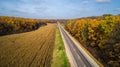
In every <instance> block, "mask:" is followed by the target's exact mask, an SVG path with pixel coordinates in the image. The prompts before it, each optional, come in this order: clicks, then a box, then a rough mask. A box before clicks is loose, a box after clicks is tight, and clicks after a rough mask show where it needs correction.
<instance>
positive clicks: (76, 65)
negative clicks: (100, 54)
mask: <svg viewBox="0 0 120 67" xmlns="http://www.w3.org/2000/svg"><path fill="white" fill-rule="evenodd" d="M58 27H59V29H60V32H61V34H62V38H64V39H63V40H65V42H66V44H67V45H66V46H67V49H68V50H69V53H71V57H72V59H71V61H72V63H73V67H99V66H98V65H97V64H96V65H94V62H90V60H89V61H88V60H87V59H86V57H85V56H84V55H83V54H82V53H81V51H80V49H79V48H78V46H77V45H76V43H74V42H73V40H71V38H70V37H69V36H68V34H67V33H66V31H65V30H64V29H63V28H62V26H61V25H60V23H58ZM65 48H66V47H65ZM92 61H93V60H92Z"/></svg>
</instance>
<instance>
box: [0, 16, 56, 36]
mask: <svg viewBox="0 0 120 67" xmlns="http://www.w3.org/2000/svg"><path fill="white" fill-rule="evenodd" d="M55 22H56V20H39V19H31V18H19V17H9V16H0V36H1V35H7V34H13V33H21V32H28V31H32V30H36V29H38V28H39V27H41V26H44V25H47V23H55Z"/></svg>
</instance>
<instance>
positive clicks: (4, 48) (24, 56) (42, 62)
mask: <svg viewBox="0 0 120 67" xmlns="http://www.w3.org/2000/svg"><path fill="white" fill-rule="evenodd" d="M55 31H56V24H47V25H46V26H43V27H40V28H39V29H37V30H34V31H31V32H26V33H20V34H12V35H6V36H0V67H49V66H50V64H51V59H52V54H53V48H54V39H55V34H56V33H55Z"/></svg>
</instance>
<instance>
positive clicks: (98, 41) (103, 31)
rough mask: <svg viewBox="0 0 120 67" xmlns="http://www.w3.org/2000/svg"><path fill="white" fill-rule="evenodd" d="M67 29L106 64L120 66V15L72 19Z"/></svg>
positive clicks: (66, 25) (67, 24)
mask: <svg viewBox="0 0 120 67" xmlns="http://www.w3.org/2000/svg"><path fill="white" fill-rule="evenodd" d="M65 29H66V30H67V31H68V32H69V33H70V34H71V35H72V36H74V37H75V38H76V39H77V40H78V41H79V42H80V43H82V44H83V46H85V47H86V48H87V49H88V50H89V51H90V52H91V53H92V54H93V55H94V56H95V57H96V58H98V60H100V61H101V62H103V64H104V65H105V66H109V67H119V66H120V16H119V15H116V16H113V15H110V14H105V15H103V16H100V17H89V18H81V19H71V20H68V21H67V23H66V24H65Z"/></svg>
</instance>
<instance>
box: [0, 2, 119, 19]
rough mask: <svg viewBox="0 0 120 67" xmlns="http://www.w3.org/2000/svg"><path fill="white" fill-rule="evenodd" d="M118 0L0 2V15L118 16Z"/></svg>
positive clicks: (46, 16) (53, 17) (41, 16)
mask: <svg viewBox="0 0 120 67" xmlns="http://www.w3.org/2000/svg"><path fill="white" fill-rule="evenodd" d="M119 4H120V0H0V15H1V16H15V17H27V18H37V19H71V18H80V17H87V16H99V15H103V14H106V13H107V14H108V13H110V14H114V15H116V14H120V5H119Z"/></svg>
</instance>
